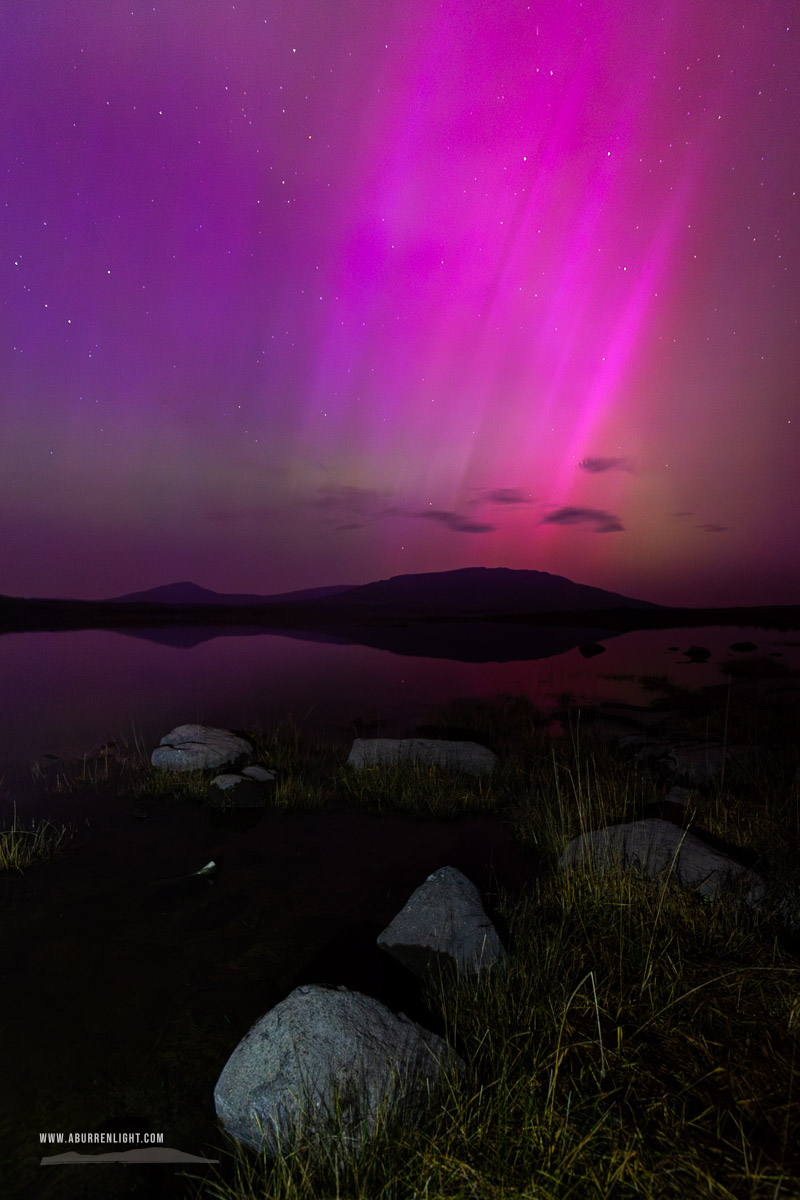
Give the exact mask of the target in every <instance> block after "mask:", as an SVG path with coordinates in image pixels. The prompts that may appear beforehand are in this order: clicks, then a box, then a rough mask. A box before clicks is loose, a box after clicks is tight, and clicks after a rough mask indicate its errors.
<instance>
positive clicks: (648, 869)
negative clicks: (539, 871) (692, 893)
mask: <svg viewBox="0 0 800 1200" xmlns="http://www.w3.org/2000/svg"><path fill="white" fill-rule="evenodd" d="M586 861H589V862H591V863H592V864H593V865H594V866H595V868H596V869H597V870H598V871H600V872H601V873H602V872H603V871H605V870H606V869H607V868H608V867H610V866H613V865H614V864H620V865H622V866H630V867H636V868H638V869H639V870H640V871H641V872H642V874H643V875H646V876H647V877H648V878H650V879H656V878H658V876H659V875H660V874H661V872H662V871H664V870H666V869H667V868H669V869H671V870H674V873H675V878H676V879H677V881H678V882H679V883H680V884H681V885H682V886H683V887H686V888H694V889H695V890H696V891H698V892H699V893H700V894H701V895H702V896H704V897H706V898H708V899H713V898H714V897H715V896H716V895H717V893H718V891H719V890H720V888H721V887H723V886H726V885H727V886H731V885H741V887H742V894H743V897H744V899H745V900H746V901H747V902H748V903H750V904H757V903H759V902H760V901H762V900H763V899H764V897H765V895H766V883H765V882H764V880H763V879H762V877H761V876H760V875H759V874H758V873H757V872H755V871H752V870H750V869H749V868H748V867H745V866H743V865H742V864H741V863H738V862H736V861H735V860H734V859H732V858H730V857H729V856H728V855H727V854H723V853H721V852H720V851H719V850H715V849H713V847H711V846H708V845H706V843H705V842H703V841H701V840H700V838H698V837H695V836H694V834H691V833H687V832H685V830H683V829H681V827H680V826H679V825H675V824H673V823H672V822H671V821H664V820H661V819H659V818H657V817H656V818H647V819H645V820H643V821H630V822H628V823H627V824H623V825H608V826H606V827H605V828H603V829H592V830H590V831H589V832H588V833H580V834H578V836H577V837H574V838H573V839H572V841H570V842H568V843H567V846H566V848H565V850H564V853H563V854H562V855H561V858H560V859H559V865H560V866H561V868H562V869H564V870H566V869H568V868H569V867H572V866H574V865H575V864H576V863H580V862H586Z"/></svg>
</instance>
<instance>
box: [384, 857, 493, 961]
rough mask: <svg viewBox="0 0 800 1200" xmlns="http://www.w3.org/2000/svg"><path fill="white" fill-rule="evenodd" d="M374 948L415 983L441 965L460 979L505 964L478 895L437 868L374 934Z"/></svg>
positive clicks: (452, 871) (450, 871) (449, 870)
mask: <svg viewBox="0 0 800 1200" xmlns="http://www.w3.org/2000/svg"><path fill="white" fill-rule="evenodd" d="M378 945H379V946H380V948H381V949H382V950H385V951H386V952H387V953H388V954H391V955H392V957H393V958H396V959H397V960H398V962H401V963H402V964H403V966H405V967H408V969H409V970H410V971H412V972H413V973H414V974H415V975H417V976H418V977H419V978H420V979H426V978H427V977H428V972H429V970H430V969H431V967H432V966H433V965H434V964H435V963H436V961H437V959H440V961H446V960H451V961H455V962H456V963H457V964H458V969H459V971H460V972H461V973H462V974H470V975H474V974H476V973H477V972H478V971H479V970H480V969H481V968H482V967H486V968H490V967H493V966H494V965H495V964H499V965H500V966H504V965H505V958H506V953H505V950H504V949H503V946H502V943H501V942H500V938H499V937H498V934H497V930H496V929H495V927H494V925H492V922H491V921H490V920H489V918H488V917H487V915H486V913H485V912H484V909H483V905H482V904H481V898H480V893H479V892H478V889H477V888H476V887H475V885H474V884H473V883H471V882H470V881H469V879H467V877H466V875H462V873H461V872H460V871H457V870H456V868H455V867H440V868H439V870H438V871H434V872H433V874H432V875H429V876H428V878H427V879H426V880H425V882H424V883H423V884H421V885H420V886H419V887H418V888H417V890H416V891H415V892H414V893H413V894H412V896H411V898H410V899H409V901H408V903H407V904H406V905H405V907H404V908H402V909H401V910H400V912H399V913H398V914H397V916H396V917H395V918H394V920H393V921H391V923H390V924H389V925H387V927H386V928H385V929H384V931H383V933H381V934H379V935H378Z"/></svg>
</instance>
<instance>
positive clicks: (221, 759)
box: [150, 725, 253, 771]
mask: <svg viewBox="0 0 800 1200" xmlns="http://www.w3.org/2000/svg"><path fill="white" fill-rule="evenodd" d="M252 753H253V747H252V746H251V745H250V743H249V742H248V741H246V740H245V739H244V738H240V737H237V736H236V734H235V733H231V731H230V730H229V729H213V728H211V727H210V726H208V725H178V727H177V728H176V729H173V730H172V731H171V733H168V734H166V735H165V736H164V737H163V738H162V739H161V741H160V742H159V744H158V746H157V747H156V748H155V750H154V751H153V753H152V755H151V757H150V761H151V763H152V764H153V766H154V767H161V768H162V770H165V771H197V770H201V769H204V768H206V767H212V768H213V767H222V766H225V765H227V764H228V763H231V764H233V763H236V762H238V761H239V760H240V759H241V758H243V757H244V756H245V755H248V754H252Z"/></svg>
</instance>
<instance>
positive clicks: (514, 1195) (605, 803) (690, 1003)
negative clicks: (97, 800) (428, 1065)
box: [83, 691, 800, 1200]
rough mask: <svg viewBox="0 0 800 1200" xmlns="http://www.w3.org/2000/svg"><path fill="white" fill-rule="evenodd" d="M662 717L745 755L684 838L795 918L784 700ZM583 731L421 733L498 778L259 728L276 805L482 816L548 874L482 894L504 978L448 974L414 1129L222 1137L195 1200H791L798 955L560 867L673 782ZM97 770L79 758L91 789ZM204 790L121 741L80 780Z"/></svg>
mask: <svg viewBox="0 0 800 1200" xmlns="http://www.w3.org/2000/svg"><path fill="white" fill-rule="evenodd" d="M659 703H662V704H663V706H664V707H669V708H679V709H680V712H681V716H680V718H679V720H678V722H677V728H678V732H679V733H680V736H682V737H684V738H692V739H696V740H698V741H702V740H704V739H705V740H714V741H721V742H723V743H724V744H726V745H730V746H734V745H736V746H739V747H742V748H743V749H742V750H741V751H740V752H739V753H738V754H737V755H736V756H735V757H734V756H733V755H731V757H730V759H729V760H726V764H725V770H724V773H723V774H722V776H721V777H719V778H718V779H717V780H716V781H715V782H713V783H711V784H709V785H708V786H706V787H705V788H703V789H695V790H694V791H693V792H692V796H691V799H690V803H689V807H688V810H687V821H688V822H689V823H690V824H696V825H697V826H698V827H700V828H702V829H705V830H707V831H709V832H710V833H713V834H716V835H717V836H718V837H721V838H724V839H725V840H726V841H727V842H728V843H731V844H732V845H734V846H739V847H742V848H747V849H750V850H752V851H753V853H754V854H755V855H756V856H757V862H756V866H757V868H758V869H759V870H761V871H763V872H764V873H765V874H766V875H767V877H768V878H769V880H770V881H771V884H772V887H773V892H772V895H773V898H774V899H775V901H776V902H777V899H778V898H779V897H785V896H788V897H790V900H791V902H792V904H793V906H794V910H795V912H797V911H798V909H799V906H800V868H798V865H797V864H798V861H800V860H798V850H800V803H799V801H800V795H799V792H798V785H797V782H796V780H795V772H796V769H797V765H798V746H800V739H798V732H799V731H798V708H797V705H796V704H795V705H793V706H792V705H787V706H786V707H784V708H767V707H765V706H763V705H761V704H760V703H759V702H758V701H754V700H740V699H739V698H738V697H737V696H736V695H735V693H734V692H733V691H732V692H731V693H730V694H727V695H726V694H724V693H723V694H721V695H720V696H719V697H718V698H717V699H716V700H715V701H714V702H713V703H709V701H708V699H707V698H704V697H701V696H697V695H695V696H692V695H691V694H688V693H676V692H675V691H673V693H672V694H671V695H666V694H665V695H663V698H662V701H660V702H659ZM591 717H592V714H591V713H590V712H588V711H583V712H581V711H579V710H577V709H574V708H573V707H571V706H570V704H569V697H564V698H563V726H564V730H565V732H564V735H563V736H562V737H560V738H556V739H555V740H554V739H553V738H552V737H551V736H550V734H549V733H548V731H547V722H546V720H545V719H544V718H543V717H542V716H541V714H539V713H538V712H537V711H536V710H535V709H534V708H533V707H532V706H531V705H530V704H529V703H528V702H527V701H526V700H524V699H522V698H519V697H507V698H505V699H504V700H503V701H502V702H500V703H497V704H481V703H471V704H463V705H454V706H450V707H449V708H447V709H443V710H441V711H440V712H439V713H438V714H436V717H435V719H432V721H431V725H430V727H429V728H426V729H424V730H417V733H418V734H419V735H421V736H448V737H451V738H456V739H474V740H476V741H479V742H481V743H482V744H484V745H486V746H488V747H489V748H490V749H492V750H494V752H495V753H496V754H497V755H498V758H499V766H498V768H497V769H496V771H495V772H494V773H493V775H492V776H491V777H490V778H489V779H485V778H483V779H472V778H470V777H462V776H458V775H452V774H448V773H446V772H442V771H438V770H437V769H435V768H415V767H405V768H402V769H400V768H398V769H393V770H389V771H387V770H381V769H378V768H375V769H369V770H362V771H352V770H351V769H349V768H347V767H345V766H344V765H343V764H344V759H345V757H346V747H344V748H343V746H342V744H341V743H340V742H335V741H332V740H326V739H321V738H315V737H312V736H309V735H307V734H306V733H305V732H304V731H303V730H302V729H300V728H299V727H297V726H296V725H294V724H292V723H290V722H286V723H283V724H282V725H279V726H277V727H275V728H274V729H272V730H268V731H261V732H256V733H253V731H249V734H250V735H251V736H252V737H253V739H254V743H255V747H256V757H257V758H258V759H259V761H261V762H263V763H265V765H268V766H270V767H272V768H274V769H275V771H276V776H277V777H276V783H275V789H274V794H273V797H272V800H271V801H270V803H272V804H274V805H275V806H276V807H278V808H282V809H287V810H293V809H305V810H308V811H310V812H313V811H321V810H323V809H325V808H327V807H330V806H331V805H337V804H338V805H342V806H351V807H357V808H364V809H368V810H371V811H376V812H384V811H386V812H388V811H396V810H397V809H402V810H404V811H408V812H414V813H418V814H419V815H420V816H425V815H436V816H448V815H456V814H457V813H459V812H463V811H484V812H496V813H499V814H501V815H502V816H503V818H504V819H505V820H506V821H507V823H508V825H509V827H510V828H511V829H512V831H513V832H514V834H515V836H516V837H517V838H518V839H519V840H520V841H522V842H523V843H524V844H526V845H528V846H531V847H535V848H536V850H537V852H538V853H539V855H540V856H541V858H542V860H543V862H544V863H545V865H546V866H547V867H548V868H549V869H548V870H547V872H546V874H545V876H544V877H543V878H541V879H539V880H537V881H536V882H535V883H532V884H531V886H530V887H529V888H528V889H527V890H526V891H525V892H524V893H523V894H521V895H516V896H512V895H510V894H509V893H508V892H506V891H504V890H503V889H502V888H499V889H498V891H497V893H496V894H495V895H493V896H492V897H491V899H492V903H493V904H494V907H495V908H496V909H497V910H498V912H499V914H500V916H501V917H502V918H503V919H504V921H505V923H506V925H507V928H508V933H509V938H508V940H509V946H508V949H509V950H510V952H511V955H512V961H511V963H510V966H509V968H508V970H507V971H506V972H505V973H504V974H503V975H500V976H497V977H493V976H491V975H486V976H483V977H481V978H480V980H478V981H476V980H474V979H473V980H464V979H459V978H458V977H457V976H456V975H455V974H454V973H453V972H451V973H445V974H443V976H442V977H441V978H440V979H438V980H436V981H435V983H432V984H431V985H430V987H429V989H428V993H427V999H428V1003H429V1006H430V1007H431V1008H432V1010H434V1011H436V1012H437V1013H439V1014H441V1016H442V1019H443V1021H444V1023H445V1026H446V1029H447V1036H448V1040H449V1041H450V1042H451V1044H453V1045H455V1046H456V1047H457V1049H458V1050H459V1052H460V1053H461V1055H462V1056H463V1058H464V1059H465V1061H466V1062H467V1066H468V1069H467V1073H466V1076H465V1077H464V1078H463V1079H461V1080H457V1079H455V1078H453V1079H450V1080H448V1081H445V1084H444V1086H443V1088H442V1091H441V1094H440V1095H439V1096H438V1097H437V1098H436V1100H435V1102H434V1103H432V1105H431V1107H430V1109H429V1110H428V1112H427V1113H426V1114H425V1115H424V1116H423V1117H422V1118H421V1120H420V1121H419V1122H418V1123H417V1124H416V1125H410V1124H407V1123H402V1122H398V1121H395V1120H392V1119H390V1118H389V1119H387V1121H386V1123H385V1125H384V1126H383V1127H382V1128H381V1129H380V1130H379V1132H378V1134H377V1136H376V1137H375V1139H373V1141H372V1142H371V1143H370V1144H369V1145H368V1147H367V1149H366V1150H365V1152H364V1154H363V1155H362V1156H361V1158H360V1160H359V1161H358V1162H352V1161H348V1160H347V1159H346V1156H344V1155H342V1154H341V1153H338V1152H337V1151H336V1149H335V1148H334V1149H333V1150H332V1151H331V1153H330V1155H329V1156H328V1157H327V1158H325V1159H323V1160H320V1159H319V1157H318V1156H316V1155H315V1154H314V1152H313V1150H312V1149H311V1147H310V1146H309V1145H307V1144H304V1143H302V1142H300V1143H298V1144H296V1145H294V1146H291V1147H289V1148H288V1149H287V1154H286V1155H285V1156H284V1157H283V1158H281V1159H279V1160H277V1161H274V1162H273V1161H271V1160H268V1159H262V1158H258V1157H257V1156H254V1155H252V1154H250V1153H249V1152H246V1151H239V1150H231V1149H230V1147H229V1146H228V1147H226V1146H225V1144H224V1143H223V1141H222V1135H220V1144H219V1146H208V1147H206V1150H207V1151H208V1152H209V1156H210V1157H214V1156H215V1155H216V1153H218V1152H219V1150H220V1148H222V1158H223V1163H222V1166H221V1169H220V1171H219V1173H217V1174H216V1175H214V1176H212V1177H209V1178H206V1179H204V1180H202V1181H201V1180H199V1179H198V1180H196V1181H195V1182H194V1183H193V1184H192V1187H193V1190H194V1192H195V1194H196V1195H197V1196H198V1197H201V1198H202V1200H256V1198H259V1200H312V1198H313V1200H327V1198H333V1197H337V1198H345V1197H351V1198H353V1200H368V1198H369V1200H373V1198H380V1200H412V1198H417V1197H419V1198H423V1197H425V1198H428V1200H435V1198H436V1200H438V1198H442V1200H444V1198H445V1197H446V1198H448V1200H462V1198H466V1197H476V1198H480V1200H484V1198H491V1200H494V1198H497V1200H500V1198H502V1200H567V1198H572V1197H574V1198H576V1200H579V1198H581V1197H642V1198H644V1197H647V1198H651V1197H658V1198H661V1197H663V1198H664V1200H667V1198H670V1200H671V1198H673V1197H674V1198H675V1200H678V1198H680V1200H683V1198H684V1197H714V1198H719V1200H729V1198H732V1197H735V1198H736V1200H740V1198H741V1200H745V1198H748V1200H762V1198H763V1200H777V1198H778V1197H784V1198H787V1197H798V1196H800V1054H798V1042H799V1041H800V950H799V949H798V943H797V938H796V937H794V938H793V936H792V935H791V933H790V932H787V930H786V928H785V927H784V925H782V924H781V922H779V921H778V919H777V918H775V917H773V916H771V915H770V912H769V911H765V912H756V911H752V910H748V909H745V908H743V907H741V906H739V905H738V903H737V901H736V899H735V897H733V896H730V897H725V898H723V899H722V900H720V901H719V902H716V903H714V904H713V905H709V904H706V903H704V902H702V901H701V900H700V899H699V898H698V897H697V896H696V895H694V894H692V893H686V892H683V891H681V890H679V889H678V888H677V887H676V886H675V885H674V883H673V881H672V879H671V878H670V876H669V875H667V876H666V877H665V878H663V879H661V880H659V881H658V882H652V883H650V882H647V881H645V880H643V879H641V878H639V877H638V876H637V875H635V874H634V873H631V872H616V873H607V874H605V875H603V876H597V875H595V874H593V873H592V872H591V871H589V870H586V869H576V870H574V871H572V872H570V873H569V874H565V873H562V872H560V871H559V870H558V868H557V860H558V856H559V855H560V853H561V851H562V850H563V847H564V845H565V843H566V842H567V840H568V839H569V838H571V837H573V836H574V835H575V834H577V833H579V832H581V831H583V830H587V829H591V828H594V827H596V826H598V825H602V824H606V823H609V822H614V821H619V820H621V819H624V818H627V817H632V816H635V815H639V814H640V813H641V812H642V810H643V809H644V808H646V806H648V805H652V804H654V803H656V802H657V801H658V800H659V799H660V798H661V797H662V796H663V795H664V793H665V791H666V789H667V787H668V786H669V780H668V777H667V776H666V775H662V774H660V773H659V770H658V769H657V768H656V767H655V766H653V767H652V768H651V767H649V766H647V765H645V764H641V763H638V762H636V761H635V760H634V759H633V758H632V756H631V755H630V754H628V753H625V752H622V751H619V750H617V749H616V748H614V746H613V745H612V744H611V743H609V742H608V741H606V740H604V739H602V738H601V737H599V736H598V734H597V732H596V730H595V728H594V727H593V725H592V722H591ZM354 732H355V733H356V734H358V730H356V731H354ZM123 749H124V748H123ZM92 769H93V768H92V765H91V764H84V769H83V770H84V783H85V782H86V781H87V780H88V781H89V782H91V781H92ZM104 776H105V778H104ZM210 777H211V776H210V775H209V774H204V773H202V772H195V773H190V774H188V775H179V774H172V773H163V772H155V771H153V770H152V769H151V768H150V767H149V763H148V759H147V755H146V753H145V752H144V749H143V748H140V747H137V746H131V747H130V748H129V752H128V753H127V754H126V753H122V754H120V755H119V756H118V757H117V759H116V760H114V761H113V762H111V764H110V765H109V761H108V760H107V761H106V763H105V765H104V766H103V765H99V764H98V765H97V767H96V773H95V776H94V782H95V785H96V786H97V788H98V792H99V793H102V792H103V790H104V789H105V788H106V787H110V788H113V791H114V794H117V793H119V792H122V793H123V794H124V795H126V796H128V797H129V798H133V799H134V800H135V801H136V802H137V803H138V802H140V803H147V804H161V803H163V804H168V803H170V800H171V798H173V797H174V796H176V795H178V794H180V795H182V796H184V797H186V796H191V797H193V798H194V799H195V800H197V801H198V802H199V803H203V802H205V801H206V800H207V799H208V795H209V786H210ZM442 865H445V864H444V863H442ZM420 882H421V881H420ZM245 1032H246V1030H245V1029H242V1030H241V1034H242V1036H243V1035H244V1034H245ZM223 1065H224V1064H223V1063H222V1062H220V1064H219V1069H220V1070H221V1069H222V1066H223Z"/></svg>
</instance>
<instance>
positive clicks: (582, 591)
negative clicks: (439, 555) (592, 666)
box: [313, 567, 661, 616]
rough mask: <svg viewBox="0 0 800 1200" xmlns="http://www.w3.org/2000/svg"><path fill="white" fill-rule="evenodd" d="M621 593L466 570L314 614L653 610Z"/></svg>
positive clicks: (375, 591) (395, 580)
mask: <svg viewBox="0 0 800 1200" xmlns="http://www.w3.org/2000/svg"><path fill="white" fill-rule="evenodd" d="M660 607H661V605H658V604H651V603H650V602H649V601H647V600H634V599H632V598H631V597H630V596H623V595H621V594H620V593H619V592H607V591H605V590H604V589H603V588H596V587H589V586H588V585H586V584H583V583H573V582H572V580H571V579H566V578H565V577H564V576H563V575H551V574H550V573H549V572H547V571H514V570H511V569H510V568H508V567H464V568H462V569H461V570H458V571H432V572H429V573H427V574H424V575H394V576H392V578H391V579H381V580H379V581H378V582H376V583H367V584H364V585H363V586H361V587H353V588H350V589H349V590H348V591H347V592H343V593H341V594H339V595H335V596H334V595H331V596H327V597H324V598H320V599H319V600H317V601H316V602H315V603H314V604H313V609H314V611H317V612H323V611H324V612H329V613H334V612H337V611H344V610H348V611H352V612H357V611H366V610H373V611H375V612H376V613H380V612H387V611H391V612H392V613H397V614H401V613H402V614H404V615H408V616H423V615H433V614H447V615H448V616H472V615H474V616H479V615H486V616H488V615H490V614H491V615H501V614H507V613H533V612H598V611H602V610H603V609H609V608H636V609H644V608H647V609H657V608H660Z"/></svg>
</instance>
